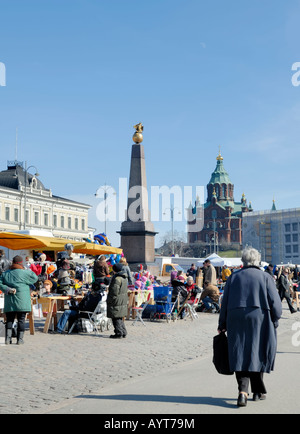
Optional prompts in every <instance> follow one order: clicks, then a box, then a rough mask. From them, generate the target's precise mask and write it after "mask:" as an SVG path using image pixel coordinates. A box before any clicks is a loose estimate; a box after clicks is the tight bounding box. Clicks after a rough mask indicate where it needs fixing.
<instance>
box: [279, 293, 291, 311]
mask: <svg viewBox="0 0 300 434" xmlns="http://www.w3.org/2000/svg"><path fill="white" fill-rule="evenodd" d="M279 296H280V300H281V301H282V300H283V299H284V298H285V299H286V301H287V304H288V307H289V309H290V312H293V310H294V308H293V305H292V302H291V298H290V296H289V295H288V294H287V293H286V292H285V291H281V292H279Z"/></svg>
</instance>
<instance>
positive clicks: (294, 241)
mask: <svg viewBox="0 0 300 434" xmlns="http://www.w3.org/2000/svg"><path fill="white" fill-rule="evenodd" d="M293 243H298V234H293Z"/></svg>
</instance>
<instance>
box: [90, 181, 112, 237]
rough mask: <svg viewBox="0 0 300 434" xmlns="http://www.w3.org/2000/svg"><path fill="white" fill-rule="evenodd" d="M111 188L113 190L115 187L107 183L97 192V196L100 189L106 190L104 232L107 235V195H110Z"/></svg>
mask: <svg viewBox="0 0 300 434" xmlns="http://www.w3.org/2000/svg"><path fill="white" fill-rule="evenodd" d="M110 189H112V190H113V188H112V187H111V186H110V185H107V184H106V183H105V184H104V186H103V187H99V188H98V190H97V191H96V193H95V196H96V197H98V191H99V190H103V191H104V233H105V235H107V232H106V226H107V218H106V214H107V209H106V204H107V196H108V195H107V192H108V190H110ZM113 194H114V195H115V194H116V193H115V192H113Z"/></svg>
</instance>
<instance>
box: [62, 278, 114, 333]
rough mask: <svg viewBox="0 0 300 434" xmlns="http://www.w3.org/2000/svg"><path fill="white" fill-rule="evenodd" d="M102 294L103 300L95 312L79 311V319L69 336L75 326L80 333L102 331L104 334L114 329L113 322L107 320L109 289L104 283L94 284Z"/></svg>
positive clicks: (70, 331)
mask: <svg viewBox="0 0 300 434" xmlns="http://www.w3.org/2000/svg"><path fill="white" fill-rule="evenodd" d="M96 286H97V290H98V291H99V292H100V294H101V299H100V301H99V302H98V304H97V306H96V309H95V310H94V311H93V312H87V311H79V312H78V314H79V318H78V319H77V321H75V322H74V323H73V325H72V327H71V328H70V330H69V334H70V333H72V331H73V328H74V327H75V324H76V325H77V329H78V331H82V332H86V331H89V330H91V331H94V332H95V334H97V332H98V331H99V330H100V331H101V332H104V331H105V330H110V329H111V327H112V320H111V319H110V318H107V303H106V300H107V291H106V289H107V287H106V285H105V284H103V283H99V282H97V279H96V281H95V282H93V287H94V288H95V289H96Z"/></svg>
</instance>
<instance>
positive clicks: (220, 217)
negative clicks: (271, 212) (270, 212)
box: [188, 153, 252, 252]
mask: <svg viewBox="0 0 300 434" xmlns="http://www.w3.org/2000/svg"><path fill="white" fill-rule="evenodd" d="M248 211H252V207H251V203H249V206H248V205H247V200H246V197H245V195H244V194H243V195H242V198H241V201H240V202H235V201H234V185H233V184H232V182H231V180H230V178H229V175H228V173H227V172H226V170H225V168H224V166H223V157H222V156H221V153H219V155H218V157H217V166H216V168H215V170H214V172H213V173H212V175H211V178H210V181H209V183H208V184H207V200H206V203H205V204H204V206H203V205H202V204H201V203H200V202H199V200H198V199H197V200H196V202H195V206H194V207H192V206H190V209H189V214H190V221H193V223H192V225H193V224H194V225H196V223H198V225H197V226H195V227H200V225H199V220H200V219H202V220H204V224H203V229H202V230H201V231H199V232H189V233H188V242H189V243H201V244H205V245H206V246H209V251H210V252H212V251H218V248H219V247H220V245H222V246H224V247H226V246H229V245H231V244H238V245H239V246H240V245H241V244H242V213H243V212H248ZM192 225H191V227H192ZM201 226H202V225H201Z"/></svg>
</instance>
